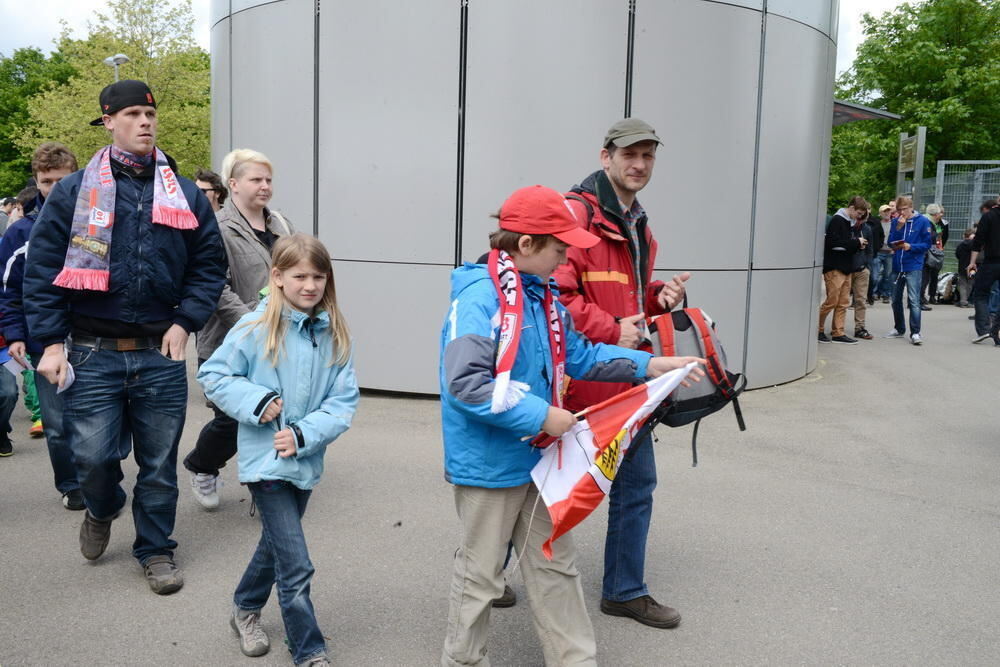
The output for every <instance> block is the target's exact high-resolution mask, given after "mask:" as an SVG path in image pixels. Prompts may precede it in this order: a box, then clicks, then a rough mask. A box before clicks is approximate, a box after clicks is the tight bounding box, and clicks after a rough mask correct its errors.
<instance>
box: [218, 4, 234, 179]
mask: <svg viewBox="0 0 1000 667" xmlns="http://www.w3.org/2000/svg"><path fill="white" fill-rule="evenodd" d="M226 18H228V19H229V20H228V21H226V23H228V24H229V25H228V27H229V39H228V40H227V42H228V43H227V44H226V49H227V50H228V51H229V53H227V54H226V68H227V69H228V70H229V72H228V73H227V74H228V76H227V77H226V78H227V79H229V114H228V115H229V123H227V124H228V125H229V143H228V145H227V146H226V153H228V152H229V151H231V150H233V0H229V14H228V15H227V16H226ZM219 167H222V163H221V162H220V163H219ZM220 171H221V169H220Z"/></svg>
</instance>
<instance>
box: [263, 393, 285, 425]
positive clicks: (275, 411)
mask: <svg viewBox="0 0 1000 667" xmlns="http://www.w3.org/2000/svg"><path fill="white" fill-rule="evenodd" d="M282 405H283V404H282V402H281V397H280V396H279V397H278V398H276V399H274V400H273V401H271V402H270V403H268V404H267V407H266V408H264V414H262V415H261V416H260V423H261V424H266V423H268V422H272V421H274V420H275V419H277V418H278V415H279V414H281V407H282Z"/></svg>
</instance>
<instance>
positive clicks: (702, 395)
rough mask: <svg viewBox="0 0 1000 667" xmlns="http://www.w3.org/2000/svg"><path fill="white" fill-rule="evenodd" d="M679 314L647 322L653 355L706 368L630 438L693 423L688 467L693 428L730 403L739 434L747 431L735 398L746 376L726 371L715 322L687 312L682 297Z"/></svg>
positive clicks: (699, 312)
mask: <svg viewBox="0 0 1000 667" xmlns="http://www.w3.org/2000/svg"><path fill="white" fill-rule="evenodd" d="M684 306H685V307H684V309H683V310H677V311H674V312H671V313H665V314H663V315H657V316H656V317H651V318H648V319H647V320H646V324H647V327H648V330H649V332H650V334H651V335H652V337H653V341H652V345H653V354H656V355H661V356H665V357H685V356H694V357H702V358H704V359H705V360H706V361H707V362H708V363H707V366H706V375H705V377H704V378H702V380H701V382H692V383H691V386H690V387H684V386H679V387H677V389H675V390H674V391H673V392H672V393H671V394H670V396H669V397H668V398H667V400H666V401H664V402H663V403H662V404H661V405H660V406H659V407H657V408H656V409H655V410H654V411H653V413H652V414H651V415H650V417H649V419H648V420H647V421H646V423H645V424H644V425H643V427H642V428H641V429H640V430H639V433H638V434H636V436H635V438H633V442H636V441H638V440H639V438H640V437H641V436H645V435H647V434H649V433H651V432H652V430H653V428H655V427H656V425H657V424H666V425H667V426H671V427H674V426H686V425H687V424H690V423H692V422H694V433H693V434H692V435H691V456H692V459H693V465H695V466H697V465H698V445H697V442H698V427H699V426H700V425H701V420H702V418H704V417H707V416H708V415H710V414H712V413H714V412H718V411H719V410H721V409H722V408H724V407H725V406H726V405H728V404H729V403H732V404H733V411H734V412H735V413H736V423H737V424H738V425H739V427H740V430H741V431H745V430H747V427H746V423H744V421H743V412H742V410H740V403H739V400H738V396H739V395H740V394H741V393H742V392H743V390H744V389H745V388H746V384H747V381H746V377H745V376H744V375H743V374H741V373H733V372H732V371H730V370H729V369H728V368H727V367H726V352H725V350H724V349H723V348H722V343H721V342H720V341H719V338H718V336H717V335H716V333H715V322H713V321H712V319H711V318H710V317H709V316H708V315H707V314H706V313H705V311H703V310H702V309H701V308H688V307H687V296H686V295H685V297H684Z"/></svg>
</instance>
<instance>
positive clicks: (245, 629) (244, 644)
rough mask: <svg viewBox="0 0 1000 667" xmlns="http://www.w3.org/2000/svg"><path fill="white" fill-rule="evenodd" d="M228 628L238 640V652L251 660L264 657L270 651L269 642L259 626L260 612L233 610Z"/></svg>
mask: <svg viewBox="0 0 1000 667" xmlns="http://www.w3.org/2000/svg"><path fill="white" fill-rule="evenodd" d="M229 626H230V627H231V628H232V629H233V632H235V633H236V634H237V635H239V638H240V651H242V652H243V655H245V656H249V657H251V658H256V657H257V656H261V655H264V654H265V653H267V652H268V651H269V650H270V649H271V640H270V639H268V638H267V633H266V632H264V628H262V627H261V626H260V612H256V611H254V612H248V611H242V610H239V609H237V610H234V611H233V615H232V616H230V617H229Z"/></svg>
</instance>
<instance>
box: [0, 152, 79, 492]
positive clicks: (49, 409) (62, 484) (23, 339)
mask: <svg viewBox="0 0 1000 667" xmlns="http://www.w3.org/2000/svg"><path fill="white" fill-rule="evenodd" d="M77 169H78V166H77V162H76V156H75V155H73V153H72V151H70V150H69V149H68V148H66V146H64V145H62V144H60V143H57V142H54V141H50V142H46V143H44V144H42V145H41V146H39V147H38V148H37V149H35V152H34V154H33V155H32V157H31V173H32V175H33V176H34V177H35V184H36V185H37V187H38V194H37V195H36V196H35V201H34V203H33V205H32V206H30V207H27V208H26V210H25V214H24V217H23V218H21V219H20V220H18V221H17V222H15V223H14V224H12V225H11V226H10V229H8V230H7V233H6V234H5V235H4V237H3V239H0V268H2V270H3V282H2V283H0V333H2V334H3V337H4V338H5V339H6V340H7V344H8V346H9V348H8V349H9V352H10V355H11V356H12V357H14V358H15V359H16V360H17V361H18V362H20V363H21V365H23V366H25V367H28V368H31V366H32V364H33V363H34V362H37V361H38V360H39V359H41V357H42V345H41V343H39V342H38V341H37V340H35V338H34V337H32V336H31V334H30V333H29V332H28V323H27V321H26V320H25V318H24V297H23V293H22V289H21V286H22V281H23V279H24V260H25V257H26V256H27V254H28V238H29V236H30V234H31V228H32V227H33V226H34V224H35V219H36V218H37V217H38V214H39V212H40V211H41V210H42V206H43V205H44V204H45V198H46V197H48V196H49V193H51V192H52V188H53V187H55V185H56V183H58V182H59V181H61V180H62V179H63V178H65V177H66V176H69V175H70V174H71V173H73V172H74V171H76V170H77ZM34 380H35V388H36V390H37V392H38V404H39V408H40V410H41V413H42V415H43V416H44V418H45V427H44V433H45V442H46V444H47V445H48V449H49V461H50V462H51V463H52V473H53V475H54V477H55V485H56V490H57V491H59V493H60V494H62V502H63V507H65V508H66V509H68V510H82V509H84V503H83V494H82V493H81V492H80V482H79V481H77V478H76V466H75V465H74V463H73V450H72V449H70V446H69V441H68V440H67V439H66V432H65V429H64V428H63V406H62V397H61V396H58V395H57V394H56V387H55V385H53V384H52V383H51V382H49V381H48V380H46V379H45V378H44V377H43V376H42V375H41V374H36V376H35V378H34Z"/></svg>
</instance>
